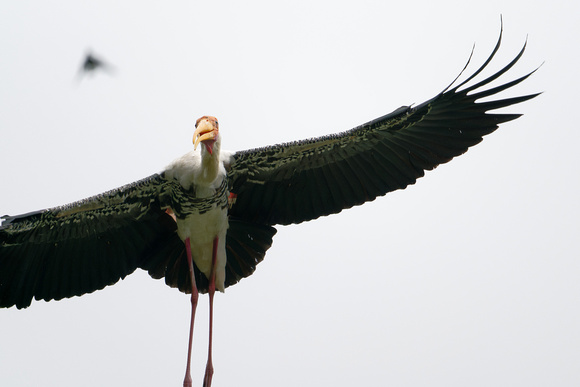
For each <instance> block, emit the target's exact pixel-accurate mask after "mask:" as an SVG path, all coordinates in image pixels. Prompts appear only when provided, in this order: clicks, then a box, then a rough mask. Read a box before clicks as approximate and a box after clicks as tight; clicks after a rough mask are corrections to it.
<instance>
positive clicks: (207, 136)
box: [193, 121, 217, 150]
mask: <svg viewBox="0 0 580 387" xmlns="http://www.w3.org/2000/svg"><path fill="white" fill-rule="evenodd" d="M216 137H217V130H216V129H215V128H214V127H213V125H211V124H209V123H208V122H207V121H203V122H201V123H200V124H199V125H198V127H197V128H196V129H195V132H194V133H193V149H194V150H195V149H197V145H198V144H199V143H200V142H203V141H207V140H215V139H216Z"/></svg>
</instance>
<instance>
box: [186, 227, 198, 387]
mask: <svg viewBox="0 0 580 387" xmlns="http://www.w3.org/2000/svg"><path fill="white" fill-rule="evenodd" d="M185 251H186V252H187V264H188V265H189V276H190V278H191V322H190V325H189V347H188V349H187V366H186V368H185V379H183V387H191V372H190V370H189V365H190V364H191V348H192V345H193V323H194V322H195V309H196V308H197V299H198V298H199V292H198V291H197V286H196V284H195V276H194V273H193V260H192V257H191V243H190V240H189V238H185Z"/></svg>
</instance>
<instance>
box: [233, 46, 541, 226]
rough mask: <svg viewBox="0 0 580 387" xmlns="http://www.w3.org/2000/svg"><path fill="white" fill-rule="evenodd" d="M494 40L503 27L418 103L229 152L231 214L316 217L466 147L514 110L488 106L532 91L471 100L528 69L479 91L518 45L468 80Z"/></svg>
mask: <svg viewBox="0 0 580 387" xmlns="http://www.w3.org/2000/svg"><path fill="white" fill-rule="evenodd" d="M500 42H501V34H500V38H499V40H498V42H497V44H496V46H495V48H494V50H493V52H492V53H491V55H490V57H489V58H488V59H487V60H486V61H485V63H484V64H483V65H482V66H481V67H480V68H479V69H478V70H477V71H475V73H474V74H473V75H471V76H470V77H469V78H468V79H467V80H466V81H464V82H462V83H460V84H458V85H457V86H453V84H455V83H456V82H455V81H454V82H453V83H452V84H451V85H450V86H449V87H448V88H447V89H445V90H444V91H443V92H441V93H440V94H438V95H437V96H436V97H434V98H432V99H431V100H429V101H427V102H425V103H422V104H420V105H418V106H416V107H407V106H403V107H401V108H399V109H397V110H395V111H394V112H392V113H390V114H387V115H385V116H382V117H379V118H377V119H375V120H373V121H370V122H368V123H366V124H363V125H361V126H359V127H356V128H354V129H352V130H349V131H346V132H343V133H340V134H336V135H329V136H324V137H320V138H315V139H310V140H304V141H299V142H293V143H287V144H281V145H275V146H270V147H265V148H260V149H253V150H248V151H242V152H237V153H235V154H234V155H233V156H232V158H231V162H230V165H229V167H228V168H229V169H228V179H229V185H230V191H231V192H232V193H234V194H236V195H237V198H236V202H235V204H234V205H233V206H232V209H231V214H232V216H235V217H238V218H241V219H245V220H247V221H252V222H258V223H264V224H268V225H274V224H291V223H300V222H303V221H307V220H311V219H315V218H318V217H320V216H324V215H329V214H333V213H337V212H340V211H341V210H343V209H345V208H350V207H352V206H355V205H359V204H362V203H364V202H366V201H369V200H373V199H375V198H376V197H377V196H381V195H384V194H386V193H387V192H391V191H394V190H397V189H403V188H405V187H407V186H408V185H409V184H413V183H415V181H416V180H417V178H419V177H422V176H423V175H424V173H425V170H431V169H433V168H435V167H436V166H437V165H439V164H442V163H446V162H448V161H449V160H451V159H452V158H454V157H456V156H458V155H461V154H463V153H465V152H466V151H467V149H468V148H469V147H471V146H473V145H475V144H477V143H479V142H480V141H481V140H482V137H483V136H484V135H486V134H489V133H491V132H493V131H494V130H496V129H497V127H498V124H500V123H503V122H506V121H510V120H513V119H516V118H517V117H519V116H520V115H518V114H499V113H491V114H488V113H486V112H487V111H489V110H493V109H499V108H503V107H507V106H510V105H513V104H517V103H520V102H523V101H526V100H528V99H531V98H534V97H535V96H537V95H538V94H532V95H526V96H521V97H515V98H508V99H498V100H495V101H489V102H481V103H476V102H475V101H477V100H479V99H481V98H484V97H489V96H492V95H495V94H497V93H499V92H501V91H504V90H506V89H509V88H511V87H513V86H515V85H517V84H518V83H520V82H522V81H523V80H525V79H526V78H527V77H528V76H530V75H531V74H532V73H533V71H532V72H531V73H529V74H527V75H525V76H523V77H521V78H518V79H516V80H513V81H511V82H508V83H505V84H503V85H500V86H496V87H493V88H490V89H488V90H483V91H482V90H480V88H482V87H484V86H486V85H488V84H489V83H490V82H492V81H494V80H496V79H497V78H499V77H500V76H501V75H503V74H504V73H505V72H507V71H508V70H509V69H510V68H512V67H513V66H514V64H515V63H516V62H517V61H518V60H519V59H520V57H521V56H522V55H523V53H524V50H525V45H524V47H523V48H522V50H521V51H520V52H519V54H518V55H517V56H516V58H515V59H514V60H513V61H512V62H510V63H509V64H508V65H506V66H505V67H504V68H502V69H501V70H499V71H498V72H497V73H495V74H493V75H491V76H489V77H488V78H486V79H484V80H482V81H480V82H478V83H476V84H474V85H472V86H468V85H467V84H468V82H470V81H471V80H472V79H473V78H474V77H475V76H476V75H478V74H479V73H480V72H481V71H482V70H483V69H484V68H485V67H486V66H487V65H488V64H489V63H490V62H491V60H492V58H493V57H494V55H495V54H496V52H497V51H498V49H499V46H500ZM466 67H467V65H466ZM464 70H465V69H464ZM534 71H535V70H534ZM462 88H463V89H462Z"/></svg>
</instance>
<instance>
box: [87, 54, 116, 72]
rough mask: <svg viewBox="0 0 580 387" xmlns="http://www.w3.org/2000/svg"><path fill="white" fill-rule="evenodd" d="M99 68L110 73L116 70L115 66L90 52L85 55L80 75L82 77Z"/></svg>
mask: <svg viewBox="0 0 580 387" xmlns="http://www.w3.org/2000/svg"><path fill="white" fill-rule="evenodd" d="M97 70H102V71H105V72H107V73H109V74H113V72H114V70H113V66H111V65H110V64H109V63H107V62H105V61H104V60H102V59H100V58H98V57H96V56H95V55H94V54H93V53H91V52H89V53H87V54H86V55H85V58H84V60H83V63H82V65H81V68H80V69H79V73H78V76H79V78H81V77H82V76H83V75H86V74H94V73H95V72H96V71H97Z"/></svg>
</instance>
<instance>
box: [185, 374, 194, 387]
mask: <svg viewBox="0 0 580 387" xmlns="http://www.w3.org/2000/svg"><path fill="white" fill-rule="evenodd" d="M191 385H192V382H191V375H190V374H189V373H188V374H187V375H185V379H183V387H191Z"/></svg>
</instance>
